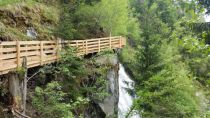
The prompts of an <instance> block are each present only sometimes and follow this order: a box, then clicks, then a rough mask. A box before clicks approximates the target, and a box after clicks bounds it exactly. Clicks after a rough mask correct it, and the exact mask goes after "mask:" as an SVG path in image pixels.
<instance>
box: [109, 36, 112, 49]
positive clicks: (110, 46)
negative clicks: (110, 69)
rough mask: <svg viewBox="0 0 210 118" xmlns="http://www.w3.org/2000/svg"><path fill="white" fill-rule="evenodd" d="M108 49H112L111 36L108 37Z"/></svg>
mask: <svg viewBox="0 0 210 118" xmlns="http://www.w3.org/2000/svg"><path fill="white" fill-rule="evenodd" d="M109 49H110V50H111V49H112V39H111V36H110V37H109Z"/></svg>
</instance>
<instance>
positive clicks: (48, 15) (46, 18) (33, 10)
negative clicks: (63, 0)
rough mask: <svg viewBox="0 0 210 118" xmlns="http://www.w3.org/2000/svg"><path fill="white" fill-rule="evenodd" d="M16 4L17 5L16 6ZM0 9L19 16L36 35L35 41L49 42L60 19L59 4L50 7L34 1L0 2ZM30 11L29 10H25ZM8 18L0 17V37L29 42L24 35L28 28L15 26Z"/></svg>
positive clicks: (7, 0)
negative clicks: (23, 18) (25, 20)
mask: <svg viewBox="0 0 210 118" xmlns="http://www.w3.org/2000/svg"><path fill="white" fill-rule="evenodd" d="M17 3H18V5H17ZM0 8H2V10H5V12H11V13H12V14H16V13H18V14H21V17H25V18H26V19H27V20H28V21H29V24H30V26H31V27H34V29H35V30H36V32H37V33H38V37H37V40H51V37H52V36H53V35H54V32H55V28H56V27H57V24H58V22H59V18H60V10H61V9H60V8H59V4H56V5H50V4H46V3H43V2H37V1H36V0H0ZM27 9H30V10H27ZM8 19H11V18H10V16H7V15H5V16H2V17H0V37H8V39H11V40H31V39H30V38H29V37H28V36H27V35H26V29H28V26H27V25H25V24H24V23H23V24H20V23H21V22H22V21H18V22H19V25H17V26H15V27H14V25H13V24H12V23H11V22H10V20H8Z"/></svg>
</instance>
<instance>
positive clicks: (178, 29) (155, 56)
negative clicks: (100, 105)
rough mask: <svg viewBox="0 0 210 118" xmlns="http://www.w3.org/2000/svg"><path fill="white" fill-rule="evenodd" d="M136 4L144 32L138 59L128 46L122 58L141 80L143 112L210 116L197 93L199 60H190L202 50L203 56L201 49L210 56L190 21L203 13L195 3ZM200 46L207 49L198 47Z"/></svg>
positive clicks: (162, 1) (160, 1)
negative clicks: (192, 28) (196, 11)
mask: <svg viewBox="0 0 210 118" xmlns="http://www.w3.org/2000/svg"><path fill="white" fill-rule="evenodd" d="M131 4H132V6H134V8H135V11H136V12H137V13H136V14H137V16H138V19H139V20H138V21H139V24H140V30H141V33H140V37H141V38H140V39H139V40H137V42H138V44H137V50H136V51H137V53H136V56H134V57H135V58H134V60H133V59H130V60H132V62H131V63H130V64H128V63H129V61H125V59H128V57H127V56H129V58H131V57H133V56H130V53H129V52H130V51H129V52H127V49H126V51H123V53H122V54H121V58H122V59H121V60H123V62H126V63H125V64H126V65H129V66H127V67H128V68H129V70H131V74H132V75H133V76H134V79H135V81H136V86H135V89H136V91H137V96H138V98H137V99H136V101H135V102H134V105H133V107H134V109H136V110H138V112H140V114H141V115H142V117H152V118H153V117H170V118H171V117H172V118H173V117H174V118H176V117H186V118H196V117H205V115H204V113H203V111H202V108H201V107H202V106H201V105H200V104H201V100H200V98H199V97H197V96H196V95H195V93H196V89H195V88H196V85H195V84H194V82H193V81H194V78H195V77H194V76H193V75H194V72H193V71H191V68H192V67H191V65H193V64H192V62H193V61H191V60H190V61H189V60H187V59H190V58H192V57H193V58H194V57H195V55H197V54H198V55H199V56H200V59H201V55H203V56H202V57H207V55H208V54H209V51H208V50H206V49H205V48H204V47H205V44H204V45H203V41H201V40H199V39H198V38H197V37H194V35H193V34H192V31H190V30H189V28H188V27H187V24H188V23H189V22H193V21H197V19H198V16H199V13H198V14H196V13H195V12H194V9H196V7H195V6H194V5H195V4H194V3H193V2H192V3H191V2H186V1H177V2H175V1H165V0H157V1H155V0H148V1H135V0H133V1H131ZM180 12H182V13H180ZM190 19H191V20H190ZM179 23H180V24H179ZM178 24H179V25H178ZM134 49H135V48H134ZM188 51H189V52H190V53H188ZM197 51H198V52H200V53H201V54H199V53H195V52H197ZM192 52H194V53H192ZM189 54H190V55H191V54H192V55H191V56H192V57H189ZM125 55H127V56H125ZM187 55H188V56H187ZM186 57H187V58H186ZM202 60H203V59H202ZM202 62H204V63H205V61H202ZM188 64H189V65H190V68H189V67H188ZM132 65H134V66H132ZM203 65H204V64H203ZM195 68H197V67H195ZM201 68H202V69H204V68H203V67H201ZM207 70H208V69H207ZM205 72H206V69H205ZM129 73H130V72H129ZM204 75H206V74H204Z"/></svg>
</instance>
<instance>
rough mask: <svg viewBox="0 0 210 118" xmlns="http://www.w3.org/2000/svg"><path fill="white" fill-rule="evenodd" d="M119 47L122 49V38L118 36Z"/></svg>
mask: <svg viewBox="0 0 210 118" xmlns="http://www.w3.org/2000/svg"><path fill="white" fill-rule="evenodd" d="M119 40H120V47H119V48H122V37H121V36H120V39H119Z"/></svg>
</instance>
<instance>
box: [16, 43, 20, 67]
mask: <svg viewBox="0 0 210 118" xmlns="http://www.w3.org/2000/svg"><path fill="white" fill-rule="evenodd" d="M16 49H17V67H20V65H21V63H20V42H19V41H17V42H16Z"/></svg>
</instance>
